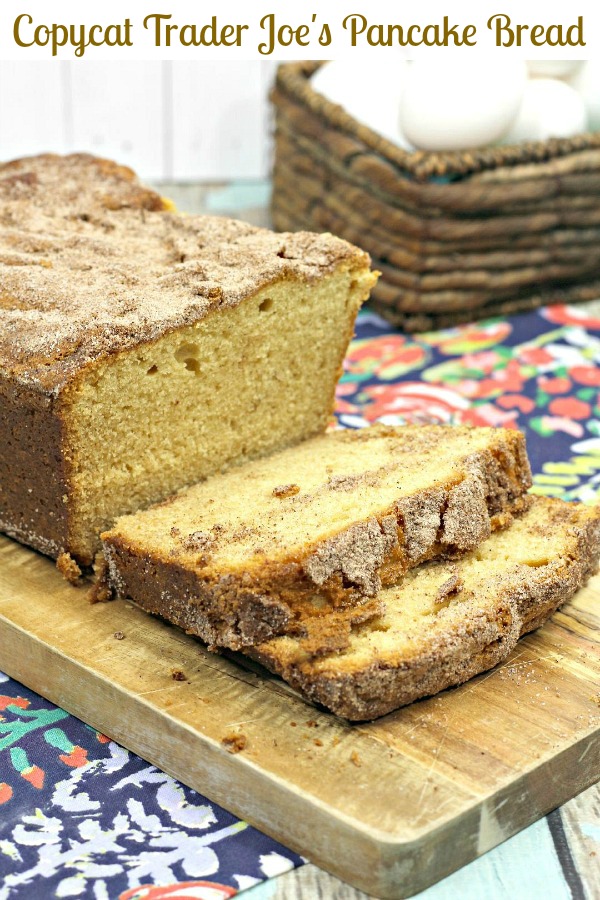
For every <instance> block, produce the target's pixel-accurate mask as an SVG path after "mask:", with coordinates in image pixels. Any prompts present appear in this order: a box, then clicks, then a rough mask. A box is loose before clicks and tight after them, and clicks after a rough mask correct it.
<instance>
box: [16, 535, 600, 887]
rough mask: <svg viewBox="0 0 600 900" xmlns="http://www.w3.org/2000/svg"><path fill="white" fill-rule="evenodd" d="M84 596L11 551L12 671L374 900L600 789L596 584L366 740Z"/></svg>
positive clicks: (152, 621)
mask: <svg viewBox="0 0 600 900" xmlns="http://www.w3.org/2000/svg"><path fill="white" fill-rule="evenodd" d="M86 594H87V591H86V589H85V588H74V587H71V586H70V585H68V584H67V583H66V582H64V581H63V580H62V578H61V576H60V575H59V574H58V573H57V571H56V569H55V568H54V565H53V564H52V562H50V561H49V560H47V559H45V558H43V557H42V556H39V555H37V554H36V553H34V552H33V551H30V550H27V549H25V548H23V547H21V546H19V545H18V544H16V543H14V542H12V541H10V540H9V539H7V538H3V537H0V669H2V670H4V671H5V672H7V673H8V674H9V675H11V676H12V677H13V678H15V679H17V680H18V681H21V682H22V683H23V684H25V685H27V686H28V687H30V688H32V689H33V690H35V691H37V692H38V693H40V694H42V695H43V696H44V697H47V698H48V699H49V700H51V701H53V702H54V703H56V704H58V705H59V706H62V707H63V708H65V709H67V710H68V711H69V712H71V713H73V714H75V715H76V716H79V717H80V718H81V719H83V720H84V721H86V722H87V723H89V724H90V725H92V726H93V727H94V728H97V729H98V730H100V731H102V732H104V733H105V734H107V735H109V736H110V737H112V738H114V739H115V740H116V741H118V742H120V743H121V744H123V745H124V746H125V747H128V748H129V749H130V750H133V751H135V752H136V753H138V754H139V755H140V756H142V757H143V758H144V759H146V760H149V761H150V762H152V763H154V764H155V765H157V766H159V767H160V768H161V769H164V770H165V771H166V772H168V773H169V774H171V775H173V776H175V777H176V778H178V779H180V780H181V781H183V782H184V783H185V784H188V785H190V786H191V787H193V788H195V789H196V790H198V791H200V792H201V793H202V794H205V795H206V796H207V797H209V798H210V799H212V800H214V801H216V802H217V803H219V804H221V805H222V806H224V807H225V808H227V809H229V810H231V811H232V812H233V813H235V814H236V815H238V816H241V817H242V818H244V819H246V820H247V821H249V822H251V823H252V824H253V825H256V826H257V827H258V828H260V829H262V830H263V831H265V832H267V833H268V834H270V835H272V836H273V837H274V838H277V839H279V840H280V841H282V842H283V843H284V844H287V845H288V846H289V847H291V848H293V849H294V850H296V851H298V852H300V853H302V854H304V855H306V856H308V857H309V858H310V859H311V860H312V861H313V862H315V863H317V864H318V865H320V866H321V867H323V868H325V869H328V870H329V871H331V872H333V873H334V874H336V875H338V876H339V877H340V878H343V879H344V880H346V881H348V882H350V883H351V884H353V885H355V886H356V887H359V888H362V889H363V890H364V891H367V892H368V893H370V894H374V895H376V896H378V897H385V898H387V897H390V898H400V897H408V896H410V895H412V894H414V893H415V892H417V891H420V890H422V889H424V888H425V887H427V886H428V885H430V884H432V883H433V882H435V881H437V880H439V879H440V878H443V877H444V876H445V875H448V874H449V873H450V872H452V871H454V870H455V869H457V868H459V867H460V866H463V865H464V864H465V863H468V862H470V861H471V860H473V859H474V858H475V857H477V856H479V855H480V854H482V853H485V852H486V851H487V850H489V849H490V848H491V847H494V846H495V845H496V844H498V843H500V842H501V841H503V840H505V839H506V838H508V837H510V836H511V835H513V834H514V833H515V832H517V831H519V830H520V829H521V828H524V827H525V826H526V825H529V824H530V823H531V822H533V821H534V820H536V819H537V818H539V817H540V816H542V815H544V814H545V813H546V812H548V811H549V810H551V809H552V808H554V807H555V806H557V805H559V804H561V803H563V802H564V801H566V800H567V799H569V798H570V797H573V796H574V795H575V794H577V793H578V792H579V791H581V790H583V789H584V788H585V787H587V786H588V785H590V784H592V783H593V782H594V781H595V780H596V779H597V778H598V777H599V775H600V578H598V577H596V578H595V579H593V580H592V581H591V582H590V584H589V585H588V587H587V588H585V589H584V590H582V591H580V592H579V594H578V595H577V596H576V597H575V598H574V600H573V601H572V602H571V603H570V604H569V605H568V606H566V607H565V608H564V609H563V610H562V612H560V613H557V614H556V615H555V616H554V618H553V619H552V621H551V622H549V623H548V624H547V625H546V626H545V627H544V628H542V629H540V630H539V631H538V632H537V633H535V634H533V635H530V636H528V637H527V638H525V639H524V640H523V641H521V642H520V643H519V645H518V647H517V649H516V650H515V652H514V653H513V655H512V656H511V658H510V659H509V660H508V661H507V662H506V663H505V664H504V665H502V666H499V667H498V668H496V669H495V670H493V671H492V672H491V673H486V674H484V675H481V676H479V677H478V678H475V679H474V680H473V681H470V682H469V683H467V684H466V685H463V686H462V687H460V688H457V689H454V690H449V691H446V692H444V693H443V694H442V695H440V696H438V697H435V698H433V699H430V700H425V701H421V702H419V703H414V704H413V705H412V706H410V707H407V708H405V709H403V710H400V711H398V712H397V713H393V714H391V715H388V716H386V717H385V718H383V719H379V720H378V721H376V722H373V723H370V724H365V725H349V724H347V723H346V722H344V721H342V720H340V719H337V718H335V717H334V716H332V715H329V714H328V713H325V712H322V711H320V710H318V709H316V708H315V707H313V706H311V705H310V704H308V703H306V702H305V701H303V700H302V699H301V698H300V697H299V696H298V695H297V694H295V693H294V692H293V691H292V690H291V689H289V688H288V687H287V686H286V685H284V684H283V683H282V682H280V681H279V680H278V679H277V678H275V677H274V676H271V675H269V674H267V673H265V672H264V671H263V670H261V669H259V667H255V666H252V665H251V664H249V663H247V662H244V663H243V664H240V663H239V662H238V661H237V658H236V659H235V660H234V659H231V658H226V657H222V656H215V655H213V654H210V653H208V652H207V651H206V650H205V649H204V647H203V646H202V644H201V643H200V642H198V641H196V640H195V639H193V638H191V637H188V636H187V635H185V634H183V633H182V632H181V631H179V630H178V629H176V628H173V627H171V626H169V625H167V624H165V623H164V622H162V621H160V620H158V619H156V618H152V617H150V616H148V615H146V614H145V613H144V612H142V611H141V610H139V609H137V608H136V607H135V606H133V605H131V604H129V603H125V602H121V601H119V602H114V603H107V604H96V605H90V603H89V602H88V599H87V596H86ZM115 632H123V634H124V635H125V637H124V639H123V640H116V639H115V637H114V635H115ZM173 672H183V673H184V675H185V679H184V680H181V681H178V680H175V679H174V678H173ZM224 739H233V744H234V745H235V744H237V745H239V746H241V745H245V746H244V749H242V750H241V751H240V752H238V753H231V752H228V750H227V749H226V745H225V744H224V743H223V740H224ZM230 746H231V742H230Z"/></svg>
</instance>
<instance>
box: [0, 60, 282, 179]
mask: <svg viewBox="0 0 600 900" xmlns="http://www.w3.org/2000/svg"><path fill="white" fill-rule="evenodd" d="M275 67H276V63H271V62H261V61H257V62H250V61H241V62H235V61H223V62H216V61H215V62H202V61H198V62H191V61H190V62H188V61H184V62H179V61H173V62H139V61H135V62H88V61H81V62H57V61H54V62H7V61H4V60H3V61H0V160H6V159H11V158H14V157H17V156H24V155H29V154H32V153H40V152H43V151H54V152H58V153H67V152H70V151H73V150H86V151H88V152H92V153H97V154H99V155H101V156H108V157H112V158H114V159H117V160H119V161H120V162H124V163H127V164H129V165H131V166H133V168H135V169H136V171H137V172H139V174H140V175H141V176H142V177H143V178H150V179H160V180H173V179H174V180H178V181H188V180H191V181H196V180H215V179H216V180H218V179H227V178H262V177H264V176H265V175H266V174H267V172H268V166H269V155H270V147H269V131H270V127H269V121H270V118H269V108H268V101H267V95H268V91H269V87H270V85H271V82H272V79H273V75H274V71H275Z"/></svg>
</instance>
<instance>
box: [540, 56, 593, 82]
mask: <svg viewBox="0 0 600 900" xmlns="http://www.w3.org/2000/svg"><path fill="white" fill-rule="evenodd" d="M582 64H583V60H581V59H528V60H527V71H528V72H529V74H530V75H531V77H532V78H571V77H572V76H573V75H575V73H576V72H577V70H578V69H580V68H581V66H582Z"/></svg>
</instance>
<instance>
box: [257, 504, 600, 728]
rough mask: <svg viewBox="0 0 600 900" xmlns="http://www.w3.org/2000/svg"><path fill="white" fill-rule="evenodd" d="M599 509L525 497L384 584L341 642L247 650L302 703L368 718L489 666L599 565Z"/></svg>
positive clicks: (283, 640) (289, 640)
mask: <svg viewBox="0 0 600 900" xmlns="http://www.w3.org/2000/svg"><path fill="white" fill-rule="evenodd" d="M599 553H600V506H596V507H586V506H582V505H579V504H574V503H565V502H564V501H562V500H549V499H542V498H540V497H536V498H532V503H531V506H530V508H529V510H528V511H527V512H525V513H524V514H523V515H522V516H521V517H519V518H516V519H515V520H514V521H513V523H512V525H511V526H510V527H509V528H508V529H506V530H504V531H497V532H495V533H494V534H492V535H491V537H489V538H488V539H487V540H486V541H485V542H484V543H483V544H482V545H481V546H480V547H479V548H477V549H476V550H474V551H472V552H471V553H469V554H467V555H465V556H463V557H462V558H460V559H456V560H453V561H451V562H450V561H434V562H428V563H424V564H422V565H421V566H419V567H418V568H416V569H413V570H412V571H410V572H408V573H407V575H406V576H405V578H404V579H403V581H402V582H401V583H400V584H398V585H396V586H394V587H390V588H387V589H384V590H383V591H382V592H381V594H380V598H381V601H382V604H383V607H384V612H383V613H382V614H381V615H380V616H379V617H378V618H376V619H372V620H371V621H369V622H366V623H361V624H357V625H355V626H354V627H353V629H352V632H351V634H350V635H349V636H348V640H347V642H346V646H345V647H344V648H342V649H338V650H337V651H336V652H333V653H329V654H325V655H322V654H321V655H316V654H315V653H314V651H313V649H312V647H311V644H310V639H306V638H302V637H297V638H293V637H290V636H283V637H278V638H275V639H273V640H271V641H267V642H265V643H263V644H262V645H261V646H259V647H257V648H253V649H251V650H249V651H245V652H248V653H249V654H250V655H252V656H253V658H254V659H257V660H259V661H260V662H261V663H262V664H263V665H265V666H267V667H268V668H269V669H270V670H272V671H273V672H276V673H277V674H279V675H281V676H282V677H283V678H284V679H285V680H286V681H288V682H289V683H290V684H291V685H292V686H293V687H294V688H296V689H297V690H299V691H300V692H301V693H302V694H303V695H304V696H305V697H307V698H308V699H310V700H312V701H314V702H317V703H320V704H322V705H323V706H325V707H327V708H328V709H330V710H332V711H333V712H334V713H337V714H338V715H339V716H344V717H346V718H348V719H351V720H364V719H373V718H376V717H377V716H382V715H384V714H385V713H388V712H390V711H391V710H393V709H396V708H397V707H399V706H404V705H405V704H407V703H411V702H412V701H413V700H416V699H418V698H419V697H424V696H427V695H430V694H435V693H437V692H438V691H441V690H443V689H444V688H447V687H450V686H451V685H456V684H460V683H462V682H464V681H466V680H467V679H469V678H471V677H473V676H474V675H477V674H478V673H479V672H483V671H485V670H486V669H491V668H492V667H493V666H495V665H496V664H497V663H499V662H501V661H502V660H504V659H506V657H507V656H508V654H509V653H510V651H511V650H512V649H513V647H514V646H515V644H516V642H517V640H518V638H519V637H520V636H521V635H523V634H525V633H526V632H528V631H532V630H533V629H534V628H537V627H538V626H539V625H541V624H543V622H545V621H546V619H547V618H548V617H549V616H550V615H551V614H552V613H553V612H554V611H555V610H556V609H557V608H558V607H559V606H560V605H561V604H562V603H564V602H565V601H566V600H568V599H569V598H570V597H572V596H573V594H574V593H575V591H576V590H577V589H578V588H579V587H580V586H581V585H582V584H583V583H584V582H585V581H586V579H587V578H588V576H589V575H590V574H592V573H593V572H594V571H595V570H596V568H597V565H598V556H599Z"/></svg>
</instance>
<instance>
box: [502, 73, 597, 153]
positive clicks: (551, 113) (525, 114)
mask: <svg viewBox="0 0 600 900" xmlns="http://www.w3.org/2000/svg"><path fill="white" fill-rule="evenodd" d="M586 128H587V116H586V112H585V104H584V102H583V100H582V98H581V97H580V96H579V94H578V93H577V91H576V90H575V89H574V88H572V87H570V86H569V85H568V84H565V82H564V81H557V80H556V79H554V78H533V79H532V80H531V81H528V82H527V85H526V87H525V93H524V94H523V102H522V103H521V108H520V110H519V113H518V115H517V117H516V119H515V121H514V122H513V124H512V126H511V128H510V130H509V132H508V133H507V134H506V136H505V138H504V140H503V143H505V144H516V143H518V142H519V141H545V140H547V139H548V138H550V137H571V136H572V135H574V134H579V133H580V132H582V131H585V130H586Z"/></svg>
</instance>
